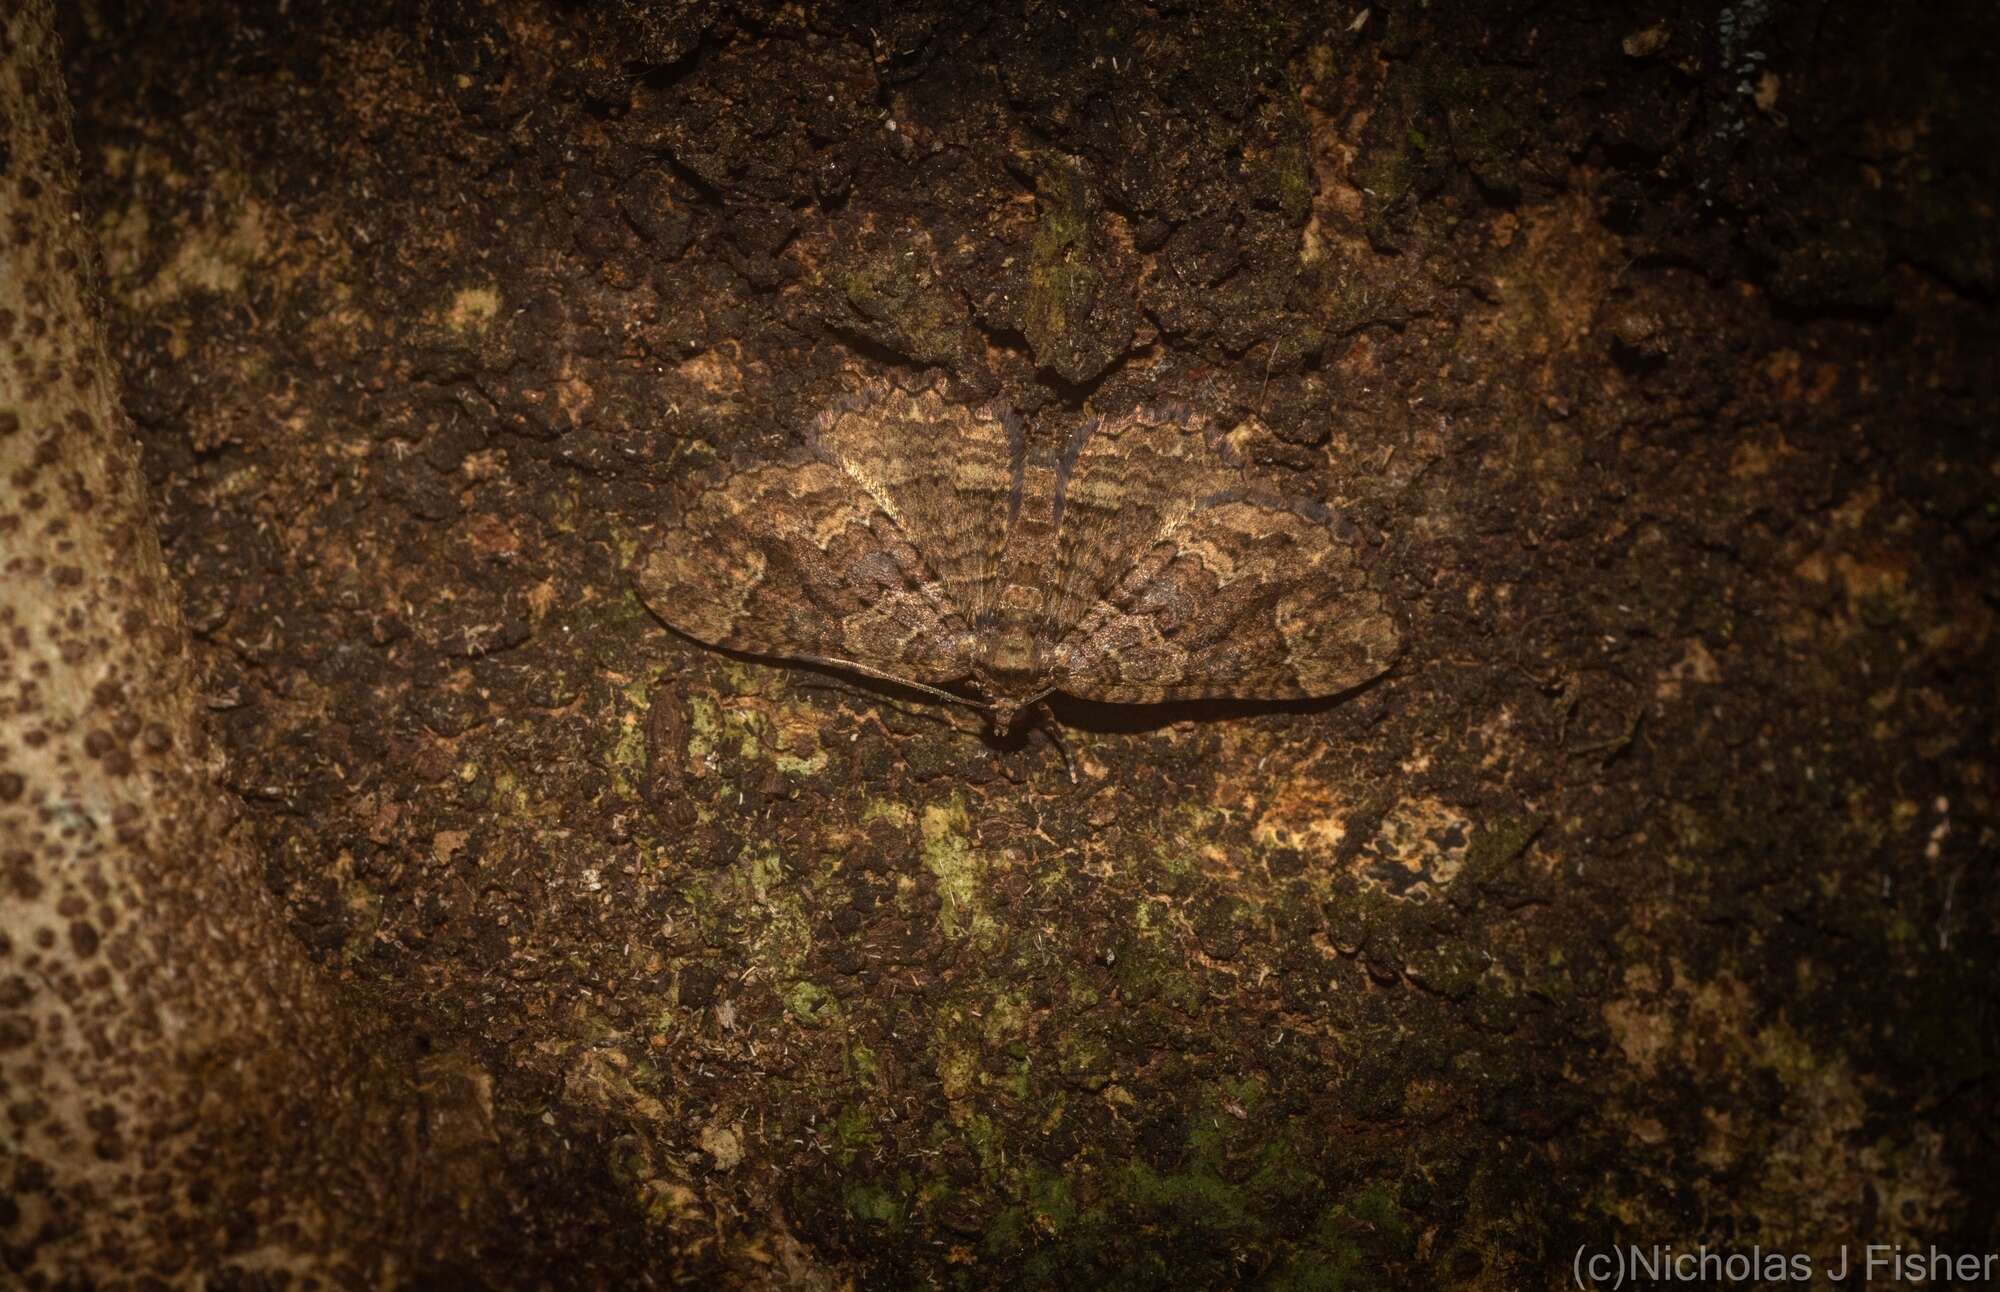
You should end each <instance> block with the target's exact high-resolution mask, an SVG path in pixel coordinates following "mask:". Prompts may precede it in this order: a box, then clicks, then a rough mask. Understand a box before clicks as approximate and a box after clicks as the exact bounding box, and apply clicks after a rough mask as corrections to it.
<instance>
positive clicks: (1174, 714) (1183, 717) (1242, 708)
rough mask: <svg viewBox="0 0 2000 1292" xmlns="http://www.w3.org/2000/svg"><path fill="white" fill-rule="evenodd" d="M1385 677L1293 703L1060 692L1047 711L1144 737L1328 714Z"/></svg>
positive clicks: (1085, 727)
mask: <svg viewBox="0 0 2000 1292" xmlns="http://www.w3.org/2000/svg"><path fill="white" fill-rule="evenodd" d="M1387 676H1388V674H1386V673H1385V674H1383V675H1382V676H1380V677H1374V678H1370V679H1369V680H1368V681H1366V682H1363V683H1362V684H1361V685H1360V686H1356V687H1350V688H1349V689H1347V690H1345V691H1341V692H1339V693H1337V694H1334V695H1321V696H1313V697H1312V698H1310V699H1294V700H1240V699H1233V698H1228V697H1216V698H1212V699H1206V700H1162V701H1159V702H1157V703H1154V704H1113V703H1110V702H1109V701H1105V700H1085V699H1081V698H1079V697H1077V696H1074V695H1064V694H1062V693H1061V692H1058V693H1057V694H1055V695H1052V696H1050V697H1049V708H1050V711H1051V712H1052V713H1054V715H1055V719H1056V721H1057V722H1059V723H1061V724H1062V725H1063V726H1065V727H1074V728H1075V729H1076V730H1078V731H1087V732H1091V733H1093V734H1096V735H1142V734H1146V733H1149V732H1155V731H1163V730H1165V729H1166V728H1168V727H1171V726H1174V725H1175V724H1177V723H1182V722H1227V721H1229V720H1231V719H1236V718H1255V717H1262V716H1264V715H1267V714H1277V713H1285V714H1297V715H1311V714H1318V713H1327V712H1329V711H1331V710H1334V709H1338V708H1339V707H1341V706H1342V705H1344V704H1347V703H1350V702H1351V701H1353V700H1355V699H1356V698H1358V697H1360V696H1362V695H1365V694H1366V693H1368V692H1369V691H1372V690H1374V689H1375V688H1376V687H1377V686H1378V685H1380V684H1381V683H1382V681H1383V680H1384V678H1386V677H1387Z"/></svg>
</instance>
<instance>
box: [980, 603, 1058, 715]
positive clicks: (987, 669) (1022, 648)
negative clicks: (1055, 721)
mask: <svg viewBox="0 0 2000 1292" xmlns="http://www.w3.org/2000/svg"><path fill="white" fill-rule="evenodd" d="M972 680H973V682H974V684H975V685H976V686H977V687H978V688H979V692H980V694H981V695H983V696H984V697H985V699H986V709H987V712H989V713H990V714H991V715H992V718H993V729H994V730H995V731H997V732H999V733H1000V734H1001V735H1003V736H1004V735H1006V734H1007V733H1008V732H1009V731H1010V730H1012V729H1013V726H1014V723H1015V722H1016V721H1017V720H1018V719H1019V718H1020V716H1021V711H1022V710H1023V709H1027V708H1029V707H1031V706H1032V705H1034V704H1035V703H1036V702H1038V701H1039V700H1041V699H1042V697H1044V696H1046V695H1047V694H1048V693H1049V692H1051V691H1053V690H1055V684H1054V680H1053V679H1052V678H1051V677H1050V676H1049V673H1048V670H1047V669H1046V668H1045V667H1044V666H1043V663H1042V650H1041V645H1040V643H1039V642H1037V641H1036V640H1035V635H1034V633H1033V632H1032V631H1030V630H1029V629H1028V628H1027V627H1026V626H1025V625H1022V624H1008V625H999V626H995V627H994V628H992V629H991V630H990V631H989V632H988V633H987V634H986V635H985V636H984V637H983V638H982V639H981V641H980V644H979V649H978V651H977V652H976V653H975V654H974V655H973V659H972Z"/></svg>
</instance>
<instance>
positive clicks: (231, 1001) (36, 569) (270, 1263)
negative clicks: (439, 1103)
mask: <svg viewBox="0 0 2000 1292" xmlns="http://www.w3.org/2000/svg"><path fill="white" fill-rule="evenodd" d="M57 53H58V48H57V43H56V39H55V33H54V29H53V25H52V23H51V20H50V6H49V5H47V4H46V3H29V4H22V5H14V6H10V7H9V9H8V12H7V13H6V15H5V16H4V18H3V19H0V224H4V234H0V236H4V240H5V245H4V247H0V480H4V484H0V884H4V890H0V1106H4V1110H5V1112H4V1117H5V1122H4V1138H0V1270H4V1271H5V1272H6V1276H7V1281H8V1284H9V1286H49V1285H60V1286H65V1287H71V1286H86V1285H101V1286H132V1285H140V1284H144V1283H145V1282H146V1280H148V1279H152V1280H161V1279H166V1280H174V1281H178V1282H192V1283H204V1282H209V1281H213V1280H217V1279H220V1278H223V1277H224V1276H226V1275H227V1274H228V1273H230V1272H232V1271H234V1272H237V1273H241V1272H242V1271H245V1270H256V1271H259V1272H261V1273H264V1274H268V1275H271V1276H274V1277H279V1278H280V1279H281V1280H282V1279H284V1278H302V1279H303V1280H304V1281H306V1282H311V1281H312V1280H313V1279H315V1278H319V1277H321V1276H325V1277H329V1278H331V1279H332V1281H333V1282H335V1283H336V1284H339V1285H348V1284H351V1283H353V1282H355V1281H357V1280H363V1281H374V1280H375V1279H377V1278H379V1277H383V1276H385V1275H386V1274H388V1273H389V1272H390V1271H393V1270H394V1269H396V1268H397V1265H398V1263H399V1262H400V1261H401V1260H402V1257H401V1255H400V1252H401V1249H402V1248H404V1247H406V1246H407V1245H408V1243H409V1240H410V1238H411V1237H412V1236H413V1235H414V1233H415V1232H416V1227H415V1226H413V1225H412V1224H411V1223H410V1220H409V1217H408V1216H407V1215H406V1214H404V1212H405V1209H406V1208H408V1206H409V1205H410V1203H411V1202H412V1200H413V1196H412V1195H410V1194H409V1193H408V1189H409V1186H410V1185H411V1184H412V1183H413V1180H412V1177H411V1173H410V1172H409V1171H408V1170H406V1169H405V1167H404V1165H403V1159H404V1157H405V1155H406V1154H407V1152H408V1148H409V1145H410V1144H411V1143H412V1142H413V1139H414V1137H413V1135H412V1134H411V1133H409V1132H410V1131H411V1129H412V1127H410V1126H409V1125H408V1123H409V1122H410V1120H411V1118H412V1117H413V1116H414V1114H415V1111H416V1107H417V1105H416V1101H415V1099H414V1098H413V1097H412V1091H413V1084H414V1083H413V1079H412V1078H413V1074H414V1071H415V1069H414V1067H413V1066H411V1065H412V1064H413V1063H414V1057H413V1056H406V1057H405V1058H404V1060H403V1065H404V1066H403V1072H402V1075H400V1076H398V1075H397V1071H396V1064H395V1060H394V1058H393V1057H385V1056H393V1054H394V1051H393V1050H391V1051H386V1052H377V1051H372V1050H371V1049H369V1048H368V1047H366V1046H365V1045H363V1044H362V1042H363V1040H364V1038H365V1037H366V1036H367V1031H366V1030H365V1029H364V1028H363V1027H362V1026H361V1020H360V1015H359V1014H358V1012H357V1011H355V1010H353V1009H352V1008H349V1007H347V1006H346V1005H345V1004H344V1003H343V1001H342V999H341V998H340V996H339V994H337V993H334V994H329V992H328V991H327V990H326V987H325V984H324V982H323V977H324V975H323V974H321V973H320V972H319V971H317V970H316V969H315V968H314V966H313V965H312V964H311V962H310V960H309V959H308V958H307V956H306V955H305V954H303V951H302V949H301V947H300V946H299V943H298V939H297V937H296V936H295V935H294V934H293V933H292V931H291V930H290V929H288V928H287V927H286V920H285V918H284V915H283V913H282V911H281V910H280V909H279V906H278V904H277V903H276V902H274V901H273V900H272V896H271V893H270V891H269V888H268V886H267V884H266V883H265V880H264V874H263V871H262V869H261V868H260V867H258V866H257V865H256V864H255V861H254V854H253V852H252V851H251V849H252V848H253V847H254V846H256V843H257V841H256V840H255V839H254V837H248V838H246V837H245V835H244V834H243V832H241V831H239V830H238V829H236V828H235V821H236V818H237V815H238V814H237V812H236V811H235V810H234V809H233V808H232V807H231V806H230V799H229V798H228V797H226V796H225V795H224V794H223V793H222V792H221V791H220V789H219V787H218V786H217V785H216V783H215V780H214V777H213V770H214V769H213V766H212V763H213V757H212V751H211V750H210V748H209V747H208V746H207V744H206V741H205V738H204V733H203V728H202V724H201V723H199V722H198V721H197V720H196V670H195V669H194V668H193V667H191V660H190V656H189V652H188V633H187V628H186V624H185V621H184V619H183V617H182V613H181V607H180V599H179V594H178V590H177V588H176V586H175V584H174V582H173V580H172V579H171V578H169V577H168V574H167V570H166V567H165V565H164V563H163V562H162V560H161V554H160V546H159V541H158V538H157V536H156V525H155V521H154V517H153V515H152V513H151V510H150V508H149V506H148V499H147V492H146V489H145V486H144V482H143V480H142V478H141V475H140V469H139V450H138V445H137V443H136V441H135V440H134V438H133V435H132V429H131V426H130V424H129V423H128V421H127V420H126V417H125V414H124V412H123V411H122V410H121V408H120V404H119V399H118V391H117V368H116V366H115V365H114V364H113V363H112V362H111V361H110V359H109V357H108V355H107V352H106V350H105V347H104V333H103V327H102V323H101V314H102V304H103V302H102V300H101V297H100V295H99V292H98V290H97V288H96V283H97V281H98V264H97V256H96V250H95V248H94V246H93V239H92V236H91V226H90V225H89V224H88V223H86V222H85V221H84V220H83V218H82V216H81V213H80V211H79V209H78V206H77V190H76V152H75V148H74V146H73V144H72V143H71V140H70V109H69V104H68V102H67V100H66V98H65V95H64V91H63V84H62V74H61V70H60V63H59V61H58V58H57ZM378 1069H380V1070H378ZM149 1285H151V1286H157V1285H158V1284H157V1283H152V1284H149Z"/></svg>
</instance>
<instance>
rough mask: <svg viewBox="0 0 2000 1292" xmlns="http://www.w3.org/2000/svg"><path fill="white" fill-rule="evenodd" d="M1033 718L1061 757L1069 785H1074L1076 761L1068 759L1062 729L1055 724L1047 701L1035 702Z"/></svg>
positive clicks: (1067, 743) (1054, 716)
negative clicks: (1067, 773) (1067, 774)
mask: <svg viewBox="0 0 2000 1292" xmlns="http://www.w3.org/2000/svg"><path fill="white" fill-rule="evenodd" d="M1035 716H1036V717H1037V718H1038V719H1040V721H1038V722H1036V723H1035V725H1036V726H1037V727H1039V728H1041V730H1042V733H1043V734H1044V735H1046V736H1048V738H1049V743H1050V744H1052V745H1054V746H1055V747H1056V752H1057V753H1059V754H1061V755H1062V760H1063V767H1064V768H1065V769H1066V770H1067V771H1068V772H1069V783H1070V784H1072V785H1075V784H1076V783H1077V779H1076V759H1074V758H1072V757H1070V753H1069V742H1068V741H1066V740H1064V739H1063V738H1062V728H1061V727H1060V726H1058V725H1057V724H1056V711H1055V710H1054V709H1051V708H1050V707H1049V702H1048V701H1047V700H1037V701H1035Z"/></svg>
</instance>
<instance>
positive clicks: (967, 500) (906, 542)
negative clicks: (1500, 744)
mask: <svg viewBox="0 0 2000 1292" xmlns="http://www.w3.org/2000/svg"><path fill="white" fill-rule="evenodd" d="M637 583H638V588H639V591H640V595H641V596H642V598H643V599H644V600H645V602H646V604H647V606H648V607H650V608H651V609H652V611H653V612H654V613H655V614H657V615H658V616H659V617H660V618H661V619H662V620H664V621H665V622H666V623H667V624H668V625H670V626H672V627H673V628H675V629H677V630H679V631H680V632H682V633H684V634H686V635H687V636H689V637H691V638H693V639H694V640H696V641H697V642H702V643H705V644H706V645H709V646H715V647H722V648H725V649H728V650H733V651H743V652H747V653H750V654H755V655H766V656H776V657H779V658H782V659H789V660H797V661H803V662H806V663H811V664H818V665H826V666H831V667H834V668H838V669H845V670H849V671H852V672H854V673H858V674H862V675H864V676H867V677H872V678H879V679H883V680H886V681H890V682H895V683H900V684H901V685H903V686H906V687H912V688H915V689H916V690H918V691H922V692H926V693H929V694H931V695H933V696H936V697H938V698H941V699H944V700H949V701H952V702H954V703H960V704H972V705H975V706H977V707H979V708H982V709H984V710H985V711H986V713H987V714H988V716H989V720H990V721H991V723H992V725H993V727H994V728H995V729H996V730H997V731H999V732H1000V733H1001V734H1005V733H1006V732H1008V731H1009V730H1010V729H1011V728H1012V727H1013V725H1014V723H1015V722H1016V720H1017V719H1018V718H1019V716H1020V715H1021V714H1022V713H1024V712H1026V711H1028V710H1030V709H1032V708H1034V707H1035V706H1037V705H1039V704H1040V703H1041V702H1043V701H1044V700H1045V699H1046V698H1047V697H1048V696H1049V695H1051V694H1052V693H1054V692H1057V691H1061V692H1065V693H1067V694H1070V695H1074V696H1079V697H1082V698H1085V699H1090V700H1103V701H1110V702H1114V703H1124V704H1144V703H1155V702H1159V701H1166V700H1183V699H1197V698H1213V697H1222V696H1227V697H1235V698H1241V699H1283V698H1304V697H1312V696H1326V695H1334V694H1337V693H1339V692H1342V691H1346V690H1349V689H1351V688H1353V687H1356V686H1359V685H1361V684H1362V683H1364V682H1367V681H1369V680H1371V679H1372V678H1375V677H1377V676H1379V675H1380V674H1381V673H1382V672H1384V671H1385V670H1386V669H1387V668H1388V667H1389V665H1390V663H1391V662H1392V661H1393V660H1394V658H1395V656H1396V653H1397V651H1398V649H1399V647H1400V644H1401V642H1400V637H1399V635H1398V631H1397V628H1396V623H1395V620H1394V618H1393V617H1392V615H1391V614H1390V612H1389V610H1388V608H1387V607H1386V606H1385V603H1384V600H1383V598H1382V596H1381V595H1380V594H1379V593H1378V592H1377V591H1376V590H1375V589H1374V588H1372V587H1371V586H1370V584H1369V582H1368V580H1367V578H1366V576H1365V572H1364V570H1363V568H1362V566H1361V565H1360V563H1359V562H1358V560H1357V550H1356V543H1355V541H1354V540H1353V538H1352V536H1351V532H1350V531H1349V530H1348V528H1347V527H1346V526H1344V525H1343V524H1342V523H1341V522H1340V520H1339V519H1338V517H1336V516H1335V515H1334V514H1333V513H1331V512H1330V511H1328V510H1327V509H1326V508H1325V507H1323V506H1320V505H1318V504H1316V503H1312V502H1306V501H1301V500H1298V499H1293V498H1287V497H1283V496H1281V495H1279V494H1277V493H1274V492H1270V491H1267V490H1263V489H1260V488H1259V487H1258V486H1257V485H1256V484H1255V483H1254V482H1253V481H1252V480H1251V479H1250V478H1249V476H1248V475H1247V474H1246V473H1245V471H1244V470H1243V468H1242V467H1241V465H1240V464H1237V463H1233V462H1232V461H1230V460H1228V455H1227V454H1226V452H1225V450H1224V447H1223V446H1222V445H1221V444H1220V443H1219V441H1218V440H1217V439H1216V438H1215V437H1214V436H1212V435H1211V434H1210V433H1209V430H1208V427H1207V425H1206V424H1205V422H1204V421H1203V420H1202V419H1200V418H1198V417H1196V416H1194V415H1192V414H1190V413H1189V411H1188V410H1187V409H1186V408H1185V407H1182V406H1179V405H1166V406H1160V407H1154V408H1135V409H1133V410H1131V411H1129V412H1125V413H1121V414H1118V415H1115V416H1108V417H1098V418H1094V419H1092V420H1089V421H1086V422H1085V423H1084V424H1083V425H1082V426H1080V427H1079V428H1078V429H1077V430H1076V431H1075V432H1074V433H1073V434H1071V435H1069V436H1067V437H1064V438H1063V439H1062V440H1061V441H1060V442H1052V443H1041V442H1039V441H1038V440H1036V439H1034V438H1032V437H1030V436H1029V435H1028V434H1027V433H1026V430H1025V428H1024V426H1023V424H1022V422H1021V419H1020V418H1019V417H1018V416H1016V415H1015V414H1014V413H1013V412H1012V411H1011V410H1009V409H1008V408H1007V407H1005V406H1004V405H1001V404H997V403H996V404H988V405H986V406H984V407H976V408H974V407H965V406H961V405H955V404H951V403H948V402H947V401H946V400H945V399H944V398H943V397H942V396H941V395H940V394H939V393H938V392H937V391H936V390H934V389H927V390H920V391H917V392H915V393H909V392H905V391H903V390H900V389H898V388H897V387H895V386H893V385H891V384H888V383H886V382H876V383H872V384H869V385H867V386H865V387H864V388H862V389H861V390H859V391H858V392H856V393H854V394H851V395H848V396H846V397H844V398H842V399H841V400H839V401H838V402H836V403H835V404H834V405H833V406H832V407H829V408H827V409H826V410H825V411H823V412H821V413H820V414H819V416H818V417H817V418H816V420H815V422H814V425H813V426H812V427H811V429H810V434H809V435H808V436H807V437H806V441H805V443H804V445H803V446H802V447H801V448H800V449H798V450H797V451H796V452H794V453H791V454H790V455H788V456H786V457H784V458H782V459H780V460H777V461H770V462H764V463H759V464H756V465H751V466H746V467H743V468H742V469H740V470H737V471H735V472H733V473H731V474H728V475H726V476H724V477H723V478H721V479H719V480H718V481H716V482H715V483H714V484H712V485H711V486H710V487H708V488H707V489H706V490H705V491H703V492H701V493H700V494H699V495H698V496H697V497H696V498H694V500H693V501H692V503H691V504H690V505H689V506H688V507H687V508H686V509H685V510H684V511H683V512H682V513H681V514H680V515H679V517H678V518H676V519H675V520H673V521H672V522H671V523H669V524H667V525H666V526H665V527H664V528H663V530H662V531H661V532H660V533H659V535H658V537H657V539H656V540H655V541H654V542H653V543H652V545H651V546H650V548H649V549H648V550H647V551H646V553H645V555H644V557H643V559H642V562H641V564H640V566H639V569H638V572H637Z"/></svg>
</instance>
